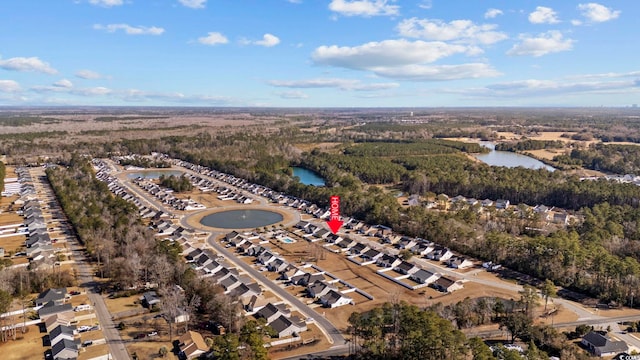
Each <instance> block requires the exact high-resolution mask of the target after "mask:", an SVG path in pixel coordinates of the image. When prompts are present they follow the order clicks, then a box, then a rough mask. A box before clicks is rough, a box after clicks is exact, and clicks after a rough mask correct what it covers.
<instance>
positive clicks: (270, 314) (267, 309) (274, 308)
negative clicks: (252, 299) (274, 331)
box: [254, 303, 291, 323]
mask: <svg viewBox="0 0 640 360" xmlns="http://www.w3.org/2000/svg"><path fill="white" fill-rule="evenodd" d="M290 315H291V311H290V310H288V309H287V308H286V306H285V305H284V304H279V305H274V304H273V303H268V304H267V305H265V306H264V307H263V308H262V309H260V310H258V311H257V312H256V313H255V314H254V316H255V317H256V318H263V319H265V320H267V323H270V322H272V321H274V320H275V319H277V318H279V317H280V316H286V317H289V316H290Z"/></svg>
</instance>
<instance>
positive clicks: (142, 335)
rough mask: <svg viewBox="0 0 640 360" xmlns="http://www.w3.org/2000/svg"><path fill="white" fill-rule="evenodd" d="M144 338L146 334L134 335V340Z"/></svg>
mask: <svg viewBox="0 0 640 360" xmlns="http://www.w3.org/2000/svg"><path fill="white" fill-rule="evenodd" d="M145 337H147V334H144V333H140V334H138V335H136V337H135V338H136V339H144V338H145Z"/></svg>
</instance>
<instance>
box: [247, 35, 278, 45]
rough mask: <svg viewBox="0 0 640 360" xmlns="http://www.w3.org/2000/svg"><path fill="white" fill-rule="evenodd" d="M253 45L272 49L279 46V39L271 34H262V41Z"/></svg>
mask: <svg viewBox="0 0 640 360" xmlns="http://www.w3.org/2000/svg"><path fill="white" fill-rule="evenodd" d="M253 43H254V44H256V45H260V46H264V47H272V46H276V45H278V44H280V39H279V38H278V37H277V36H275V35H272V34H264V35H263V36H262V40H258V41H254V42H253Z"/></svg>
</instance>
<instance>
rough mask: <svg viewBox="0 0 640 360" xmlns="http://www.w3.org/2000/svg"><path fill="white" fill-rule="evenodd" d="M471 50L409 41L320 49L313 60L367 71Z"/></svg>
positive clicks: (314, 54) (443, 44)
mask: <svg viewBox="0 0 640 360" xmlns="http://www.w3.org/2000/svg"><path fill="white" fill-rule="evenodd" d="M470 50H472V48H471V47H467V46H463V45H457V44H447V43H445V42H441V41H432V42H426V41H421V40H417V41H409V40H405V39H399V40H384V41H380V42H375V41H374V42H369V43H366V44H364V45H359V46H354V47H349V46H342V47H340V46H336V45H332V46H320V47H318V48H316V49H315V51H314V52H313V54H312V55H311V58H312V59H313V61H314V62H316V63H317V64H323V65H331V66H338V67H345V68H350V69H364V68H369V67H374V66H401V65H409V64H415V63H431V62H434V61H436V60H439V59H441V58H443V57H447V56H451V55H454V54H460V53H465V52H469V51H470Z"/></svg>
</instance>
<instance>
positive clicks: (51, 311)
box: [38, 301, 73, 321]
mask: <svg viewBox="0 0 640 360" xmlns="http://www.w3.org/2000/svg"><path fill="white" fill-rule="evenodd" d="M72 311H73V306H71V304H62V305H57V304H56V303H55V302H54V301H50V302H48V303H46V304H44V305H43V306H42V307H41V308H40V309H39V310H38V316H39V317H40V318H41V319H45V321H46V319H47V317H49V316H52V315H55V314H60V313H65V312H72Z"/></svg>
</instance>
